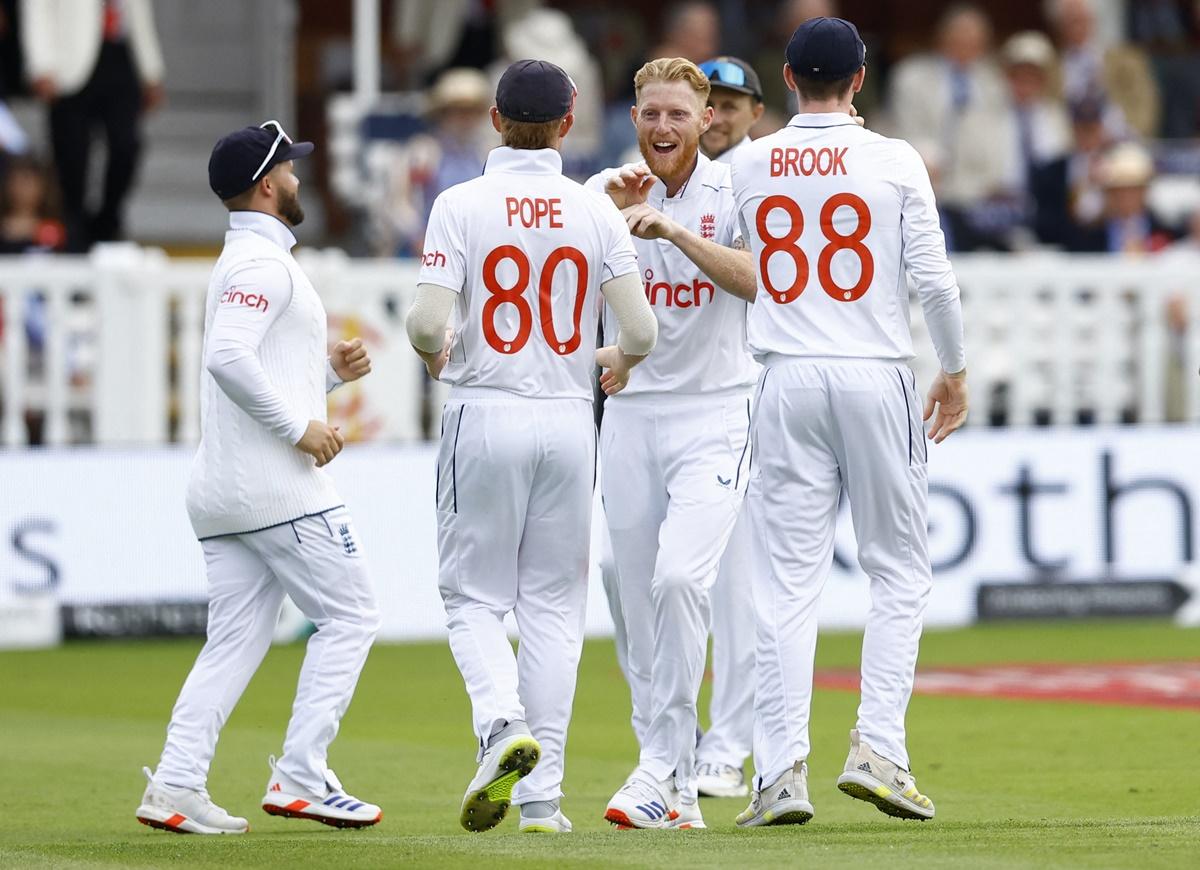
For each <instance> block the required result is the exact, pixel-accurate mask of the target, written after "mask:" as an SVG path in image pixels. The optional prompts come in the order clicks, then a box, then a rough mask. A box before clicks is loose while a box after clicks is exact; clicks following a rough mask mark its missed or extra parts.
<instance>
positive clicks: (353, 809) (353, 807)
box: [346, 801, 363, 812]
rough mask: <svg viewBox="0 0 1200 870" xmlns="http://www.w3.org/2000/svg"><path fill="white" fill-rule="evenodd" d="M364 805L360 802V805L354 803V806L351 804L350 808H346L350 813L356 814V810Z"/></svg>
mask: <svg viewBox="0 0 1200 870" xmlns="http://www.w3.org/2000/svg"><path fill="white" fill-rule="evenodd" d="M362 805H363V804H362V801H359V802H358V803H354V804H351V805H350V806H348V807H346V809H347V810H349V811H350V812H354V811H355V810H356V809H358V808H359V807H361V806H362Z"/></svg>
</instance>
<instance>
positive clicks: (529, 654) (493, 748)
mask: <svg viewBox="0 0 1200 870" xmlns="http://www.w3.org/2000/svg"><path fill="white" fill-rule="evenodd" d="M574 99H575V88H574V85H573V83H572V82H571V80H570V79H569V78H568V77H567V75H566V73H564V72H563V71H562V70H561V69H559V68H558V67H557V66H554V65H553V64H550V63H546V62H543V61H537V60H525V61H518V62H516V63H514V64H513V65H512V66H510V67H509V68H508V69H507V70H506V71H505V73H504V75H503V76H502V77H501V79H500V83H499V85H498V87H497V91H496V106H495V107H493V108H492V122H493V125H494V126H495V127H496V129H497V131H499V132H500V134H501V139H502V141H503V142H504V147H501V148H497V149H495V150H494V151H492V152H491V154H490V155H489V156H488V159H487V164H486V166H485V167H484V172H483V175H482V177H480V178H477V179H473V180H471V181H468V182H465V183H463V184H460V185H457V186H455V187H452V188H450V189H449V190H447V191H445V192H444V193H442V194H441V195H440V196H439V197H438V198H437V200H436V202H435V203H434V206H433V212H432V214H431V216H430V220H429V226H428V229H427V231H426V235H425V253H424V262H423V266H422V269H421V275H420V286H419V287H418V293H417V298H416V301H415V302H414V304H413V307H412V310H411V311H410V312H409V315H408V319H407V326H408V333H409V338H410V340H411V341H412V344H413V347H414V348H415V349H416V350H417V351H418V353H420V354H421V356H422V358H423V359H424V360H425V362H426V365H427V366H428V368H429V372H430V374H431V375H432V376H433V377H440V379H441V380H444V381H447V382H449V383H450V384H452V385H453V388H452V389H451V392H450V397H449V400H448V402H447V404H446V407H445V411H444V413H443V417H442V442H441V450H440V453H439V457H438V481H437V517H438V552H439V558H440V572H439V587H440V589H441V593H442V598H443V601H444V602H445V607H446V616H447V625H448V627H449V632H450V647H451V650H452V651H453V653H454V658H455V661H456V662H457V663H458V667H459V670H460V671H461V672H462V675H463V680H464V682H465V683H466V688H467V693H468V694H469V695H470V697H471V706H472V718H473V720H474V730H475V735H476V737H477V738H478V742H479V756H478V759H477V760H478V761H479V768H478V770H477V772H476V775H475V777H474V779H473V780H472V781H471V783H470V785H469V786H468V788H467V792H466V795H465V796H464V798H463V803H462V808H461V812H460V817H459V818H460V822H461V824H462V825H463V827H465V828H466V829H467V830H469V831H483V830H488V829H489V828H492V827H495V826H496V825H497V824H499V822H500V821H501V820H502V819H503V818H504V816H505V814H506V812H507V809H508V806H509V803H510V802H511V801H515V802H516V803H517V804H519V805H520V806H521V823H520V829H521V830H522V831H534V832H566V831H570V830H571V823H570V821H569V820H568V819H567V818H566V816H565V815H564V814H563V812H562V810H561V808H560V806H559V800H560V798H561V797H562V778H563V747H564V744H565V742H566V732H567V724H568V722H569V721H570V717H571V704H572V701H573V699H574V695H575V679H576V670H577V667H578V663H579V656H580V652H581V648H582V643H583V624H584V608H585V597H586V594H587V580H588V550H589V538H590V528H591V511H592V493H593V489H594V486H595V474H596V428H595V423H594V419H593V405H592V387H593V378H594V374H593V367H594V365H595V363H596V362H599V363H600V364H601V365H602V366H603V367H604V368H605V369H607V371H605V372H604V374H603V375H602V377H601V385H602V386H603V387H604V389H605V391H606V392H607V393H610V394H613V393H617V392H619V391H620V390H621V389H622V388H623V387H624V386H625V384H626V383H627V381H628V378H629V370H630V368H631V367H632V366H633V365H634V364H636V363H637V362H639V361H640V360H641V358H642V357H644V356H645V355H646V354H647V353H649V352H650V350H651V348H652V347H653V346H654V341H655V337H656V334H657V325H656V324H655V321H654V315H653V313H652V312H651V311H650V306H649V305H648V304H647V302H646V299H645V297H644V295H643V294H642V288H641V284H640V282H639V280H638V275H637V268H638V267H637V257H636V254H635V253H634V250H633V246H632V244H631V243H630V240H629V233H628V229H627V228H626V226H625V223H624V222H623V221H622V220H621V215H620V214H619V213H618V212H617V210H616V209H615V208H614V207H613V205H612V203H611V202H609V201H608V200H607V199H606V198H604V197H603V196H600V195H597V194H595V193H592V192H589V191H587V190H584V189H583V187H581V186H580V185H579V184H577V183H575V182H573V181H571V180H569V179H567V178H565V177H564V176H563V175H562V160H561V158H560V156H559V151H558V148H559V147H560V144H561V142H562V139H563V137H564V136H566V135H567V133H568V132H569V131H570V129H571V125H572V124H573V122H574V114H573V113H572V109H573V106H574ZM599 294H603V296H604V298H605V299H606V300H607V302H608V304H609V306H610V307H611V308H612V309H613V311H614V312H615V317H616V319H617V320H618V321H619V323H620V327H621V329H620V335H619V336H616V337H615V340H614V342H613V344H612V346H609V347H604V348H601V349H600V350H599V351H597V350H596V349H595V336H596V334H597V326H598V318H599V310H600V305H599V300H600V295H599ZM452 310H453V312H454V313H455V315H456V318H455V327H454V330H453V331H452V332H449V333H447V330H446V325H447V323H448V322H449V319H450V315H451V313H452ZM509 612H512V613H513V614H514V615H515V617H516V622H517V628H518V632H519V635H520V646H519V651H518V652H517V654H516V655H515V656H514V655H513V650H512V646H511V644H510V643H509V640H508V636H507V633H506V630H505V626H504V618H505V615H506V614H508V613H509ZM522 777H524V779H522ZM518 780H520V781H519V782H518Z"/></svg>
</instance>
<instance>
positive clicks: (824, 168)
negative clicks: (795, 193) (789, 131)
mask: <svg viewBox="0 0 1200 870" xmlns="http://www.w3.org/2000/svg"><path fill="white" fill-rule="evenodd" d="M849 150H850V149H849V148H772V149H771V166H770V169H771V177H772V178H786V177H787V176H789V175H804V176H808V175H845V174H846V152H847V151H849Z"/></svg>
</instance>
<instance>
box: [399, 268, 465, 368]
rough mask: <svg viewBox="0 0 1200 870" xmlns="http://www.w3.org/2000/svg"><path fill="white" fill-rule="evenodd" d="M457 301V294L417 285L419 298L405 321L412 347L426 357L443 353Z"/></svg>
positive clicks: (433, 286)
mask: <svg viewBox="0 0 1200 870" xmlns="http://www.w3.org/2000/svg"><path fill="white" fill-rule="evenodd" d="M457 299H458V294H457V293H456V292H454V291H453V290H451V289H450V288H449V287H442V286H441V285H439V284H418V285H417V298H416V299H414V300H413V304H412V308H410V309H408V316H407V317H405V318H404V328H405V330H406V331H407V332H408V340H409V342H410V343H411V344H412V346H413V347H415V348H416V349H417V350H419V351H422V352H423V353H438V352H439V351H441V349H442V347H443V346H444V344H445V341H446V324H447V323H449V322H450V313H451V312H452V311H453V310H454V303H455V301H456V300H457Z"/></svg>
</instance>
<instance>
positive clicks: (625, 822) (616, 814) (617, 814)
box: [604, 770, 699, 829]
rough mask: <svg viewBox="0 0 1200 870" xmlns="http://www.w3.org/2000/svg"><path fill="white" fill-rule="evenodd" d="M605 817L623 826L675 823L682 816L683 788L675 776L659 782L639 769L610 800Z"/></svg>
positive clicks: (652, 826)
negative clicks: (680, 801)
mask: <svg viewBox="0 0 1200 870" xmlns="http://www.w3.org/2000/svg"><path fill="white" fill-rule="evenodd" d="M697 812H699V810H697ZM604 818H605V819H606V820H607V821H609V822H612V823H613V824H614V825H616V826H617V827H618V828H622V829H628V828H650V829H655V828H670V827H672V826H673V824H674V822H675V820H676V819H677V818H679V791H678V789H676V788H675V778H674V777H667V778H666V779H664V780H663V781H662V782H655V781H654V780H653V779H651V778H650V777H649V776H648V775H646V774H644V773H641V772H640V771H637V770H635V771H634V772H633V773H631V774H630V775H629V779H627V780H625V784H624V785H623V786H621V787H620V788H619V789H618V790H617V793H616V794H615V795H613V796H612V800H610V801H609V802H608V808H607V809H605V811H604Z"/></svg>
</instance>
